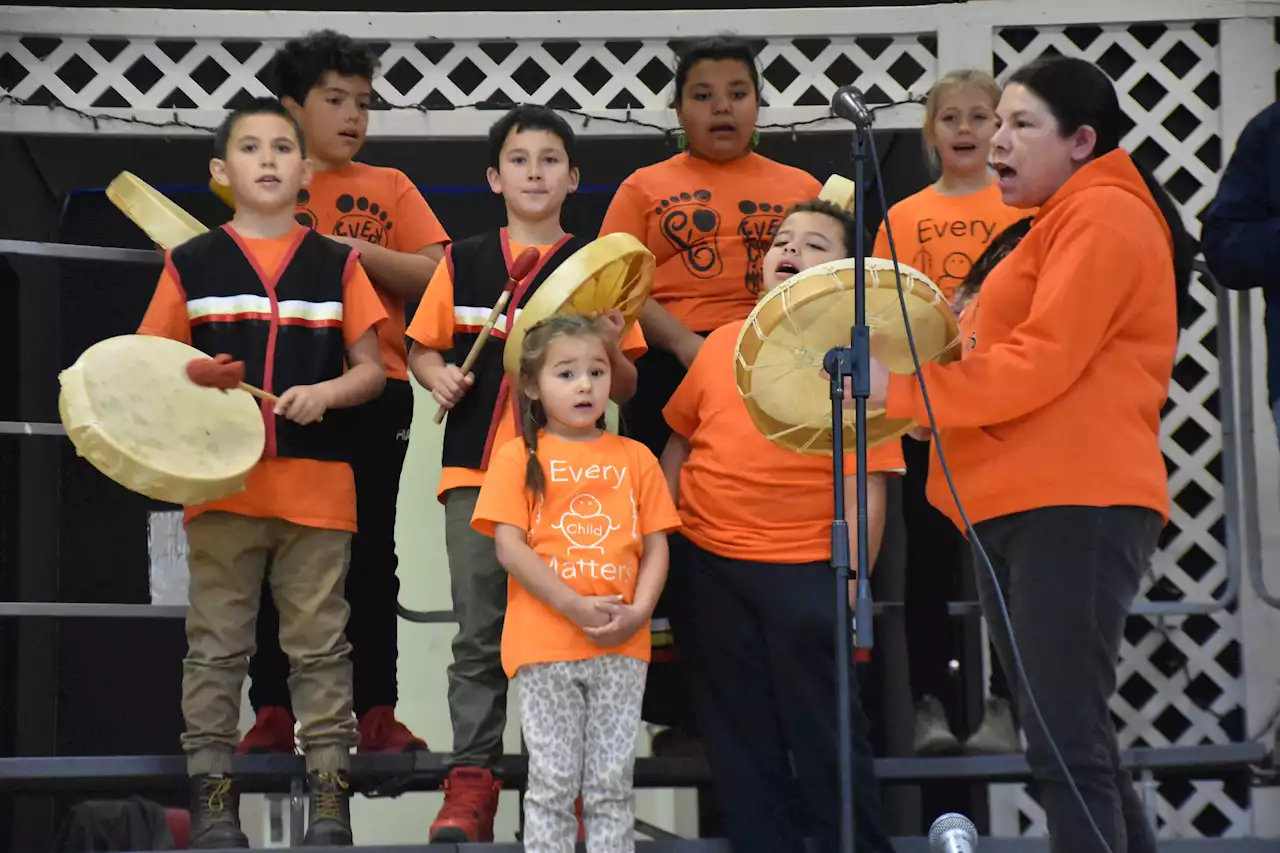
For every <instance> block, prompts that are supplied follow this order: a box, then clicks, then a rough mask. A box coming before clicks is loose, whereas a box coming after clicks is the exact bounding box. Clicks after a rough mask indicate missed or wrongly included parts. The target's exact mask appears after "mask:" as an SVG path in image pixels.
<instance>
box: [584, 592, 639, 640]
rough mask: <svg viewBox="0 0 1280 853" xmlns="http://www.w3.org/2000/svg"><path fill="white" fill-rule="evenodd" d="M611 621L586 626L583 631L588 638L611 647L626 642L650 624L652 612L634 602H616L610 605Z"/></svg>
mask: <svg viewBox="0 0 1280 853" xmlns="http://www.w3.org/2000/svg"><path fill="white" fill-rule="evenodd" d="M609 611H610V613H611V617H610V619H609V621H608V622H607V623H606V624H604V625H601V626H599V627H594V628H593V627H586V626H584V627H583V629H582V632H583V633H584V634H586V635H587V639H588V640H590V641H591V642H593V643H595V644H596V645H597V646H603V647H605V648H610V647H612V646H619V645H622V644H623V643H625V642H626V641H627V640H628V639H630V638H631V637H632V635H634V634H635V632H636V631H639V630H640V629H641V628H643V627H644V626H645V625H647V624H649V619H650V617H651V614H649V613H648V612H646V611H645V610H643V609H642V608H639V607H636V606H635V605H634V604H621V603H619V604H615V605H612V606H611V607H609Z"/></svg>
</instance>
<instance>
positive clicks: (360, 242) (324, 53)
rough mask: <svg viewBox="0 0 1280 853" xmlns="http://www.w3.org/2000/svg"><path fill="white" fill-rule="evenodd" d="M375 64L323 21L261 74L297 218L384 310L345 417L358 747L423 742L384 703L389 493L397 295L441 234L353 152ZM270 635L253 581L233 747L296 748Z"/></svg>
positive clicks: (397, 175) (405, 399)
mask: <svg viewBox="0 0 1280 853" xmlns="http://www.w3.org/2000/svg"><path fill="white" fill-rule="evenodd" d="M377 66H378V59H377V56H376V55H375V54H374V53H373V52H372V51H371V50H370V49H369V47H368V46H367V45H364V44H361V43H360V42H357V41H355V40H354V39H352V38H350V37H349V36H345V35H340V34H338V33H336V32H334V31H332V30H324V31H320V32H314V33H309V34H307V35H306V36H305V37H303V38H301V39H295V40H293V41H289V42H286V43H285V45H284V46H283V47H282V48H281V49H280V52H279V53H278V54H276V56H275V58H274V59H273V61H272V75H273V77H274V78H275V79H274V89H273V91H274V92H275V94H276V95H277V97H279V98H280V100H281V102H282V103H283V104H284V106H285V108H286V109H288V110H289V112H290V114H291V115H293V117H294V118H295V119H297V121H298V124H299V125H301V127H302V129H303V133H304V135H305V136H306V138H307V148H308V155H309V157H310V160H311V163H312V165H313V166H314V169H315V172H314V174H313V175H312V177H311V181H310V183H308V184H307V185H306V186H305V187H303V188H302V189H300V190H299V191H298V197H297V205H296V210H295V215H296V217H297V220H298V222H300V223H301V224H303V225H305V226H306V227H308V228H314V229H315V230H316V232H317V233H319V234H322V235H324V236H326V237H328V238H329V239H330V240H333V241H335V242H338V243H344V244H346V245H348V246H351V247H352V248H354V249H355V250H356V252H357V253H358V254H359V256H360V263H361V265H362V266H363V267H364V268H365V269H366V270H367V271H368V274H369V279H370V280H371V281H372V282H373V286H374V289H375V291H376V292H377V294H378V298H379V299H380V300H382V305H383V308H385V309H386V312H387V318H388V319H387V322H385V323H383V324H382V325H381V326H380V327H379V329H378V344H379V349H380V350H381V353H382V360H383V363H384V364H385V365H386V372H387V384H386V387H385V389H384V390H383V392H382V393H381V394H380V395H378V397H376V398H375V399H373V400H371V401H369V402H368V403H366V404H365V405H362V406H358V407H356V408H355V409H353V410H352V411H351V412H350V413H349V414H348V415H347V417H346V418H345V420H346V422H347V424H348V425H349V426H348V429H349V439H348V445H349V447H350V449H351V466H352V469H353V470H354V471H355V478H356V492H357V495H358V503H357V517H358V520H359V530H357V531H356V533H355V535H354V536H353V537H352V539H351V572H350V576H349V580H348V583H347V598H348V600H349V602H350V604H351V619H350V621H349V622H348V625H347V634H348V636H349V637H350V639H351V644H352V651H351V668H352V671H353V673H354V677H355V712H356V719H357V720H358V723H359V727H360V751H361V752H404V751H407V750H413V749H426V748H427V745H426V743H425V742H424V741H423V740H422V739H421V738H419V737H417V736H415V735H414V734H413V733H412V732H411V731H409V729H408V728H407V727H406V726H405V725H404V724H403V723H401V722H400V721H399V720H397V719H396V717H395V706H396V701H397V699H398V690H397V678H396V657H397V625H398V617H397V611H396V600H397V598H398V597H399V592H400V582H399V580H398V579H397V577H396V568H397V564H398V563H397V559H396V543H395V526H396V498H397V495H398V494H399V489H400V472H401V469H402V468H403V467H404V458H405V453H406V452H407V451H408V448H409V428H410V425H411V423H412V421H413V389H412V388H411V387H410V385H409V374H408V373H407V372H406V366H405V363H406V358H407V353H406V351H405V340H404V330H405V301H406V300H409V301H416V300H417V299H419V298H421V296H422V294H423V291H425V290H426V287H427V283H428V282H429V281H430V280H431V275H432V273H433V272H434V271H435V268H436V264H437V263H438V262H439V260H440V259H441V258H442V257H443V256H444V247H445V244H446V243H447V242H448V240H449V235H448V234H446V233H445V230H444V228H442V227H441V225H440V222H439V221H438V220H437V219H436V216H435V214H434V213H433V212H432V211H431V208H430V207H429V206H428V205H427V203H426V201H425V200H423V198H422V195H421V194H420V193H419V192H418V190H417V188H416V187H415V186H414V185H413V182H412V181H410V180H409V178H408V177H407V176H406V175H405V174H404V173H403V172H401V171H400V170H398V169H389V168H385V167H381V166H370V165H368V164H365V163H357V162H355V160H354V159H353V158H354V157H356V155H357V154H358V153H359V151H360V148H361V147H362V146H363V144H364V141H365V134H366V132H367V130H368V125H369V102H370V99H371V98H372V92H371V85H372V80H373V76H374V73H375V72H376V70H377ZM278 635H279V615H278V613H277V611H276V607H275V603H274V601H273V599H272V597H271V595H270V591H269V590H267V589H265V588H264V590H263V605H262V613H261V616H260V618H259V620H258V651H257V653H256V654H255V655H254V656H253V660H252V661H251V662H250V664H249V676H250V678H251V684H250V686H249V701H250V702H251V703H252V704H253V707H254V709H255V711H256V712H257V720H256V721H255V723H254V725H253V727H252V728H251V729H250V730H249V732H248V733H247V734H246V735H245V737H244V740H243V741H241V744H240V751H241V752H243V753H249V752H285V753H291V752H293V717H292V714H291V711H290V707H289V688H288V684H287V683H286V679H287V677H288V675H289V665H288V660H287V659H286V657H285V655H284V653H283V652H282V651H281V650H280V641H279V639H278Z"/></svg>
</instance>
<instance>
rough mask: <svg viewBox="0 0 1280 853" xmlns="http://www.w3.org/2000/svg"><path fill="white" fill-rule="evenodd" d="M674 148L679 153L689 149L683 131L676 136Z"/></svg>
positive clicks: (687, 140) (687, 138) (687, 139)
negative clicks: (678, 150) (677, 149)
mask: <svg viewBox="0 0 1280 853" xmlns="http://www.w3.org/2000/svg"><path fill="white" fill-rule="evenodd" d="M676 147H677V148H679V149H680V150H681V151H685V150H687V149H688V147H689V137H687V136H685V135H684V131H683V130H682V131H680V132H679V133H677V134H676Z"/></svg>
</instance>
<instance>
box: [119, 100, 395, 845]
mask: <svg viewBox="0 0 1280 853" xmlns="http://www.w3.org/2000/svg"><path fill="white" fill-rule="evenodd" d="M214 146H215V154H214V159H213V160H212V162H211V163H210V171H211V172H212V174H213V177H214V180H215V181H217V182H218V183H219V184H221V185H223V186H227V187H229V188H230V190H231V192H232V194H233V195H234V197H235V202H236V212H235V216H234V218H233V219H232V220H231V222H230V223H228V224H227V225H225V226H223V227H222V228H219V229H216V230H214V231H211V232H209V233H207V234H203V235H201V236H199V237H195V238H193V239H191V240H189V241H188V242H186V243H184V244H182V245H181V246H179V247H177V248H175V249H174V250H173V251H172V252H170V253H169V255H168V256H167V257H166V259H165V269H164V273H163V274H162V275H161V277H160V282H159V284H158V285H157V287H156V292H155V295H154V296H153V297H152V300H151V305H150V307H149V308H148V309H147V314H146V316H145V317H144V318H143V321H142V325H141V327H140V328H139V330H138V331H139V333H140V334H151V335H159V336H163V337H167V338H172V339H174V340H178V341H182V342H183V343H188V344H191V345H193V346H194V347H196V348H197V349H200V350H203V351H205V352H207V353H217V354H219V355H226V356H229V357H230V358H231V359H236V360H238V361H240V362H241V364H242V366H243V370H244V374H245V376H244V378H245V381H246V382H248V383H250V384H252V385H256V386H258V387H260V388H263V389H264V390H266V391H269V392H271V393H274V394H277V395H278V396H279V398H280V401H279V402H278V403H277V404H275V405H274V406H272V404H271V403H266V402H264V403H263V404H262V417H263V420H264V422H265V427H266V446H265V450H264V452H263V458H262V459H261V461H259V463H258V464H257V466H256V467H255V468H254V469H253V471H252V472H251V473H250V475H249V478H248V481H247V483H246V487H245V490H244V491H243V492H240V493H238V494H234V495H231V496H230V497H227V498H223V499H221V500H218V501H214V502H212V503H208V504H203V505H201V506H192V507H187V508H186V524H187V539H188V543H189V557H188V562H189V566H190V574H191V580H190V593H189V608H190V609H189V611H188V614H187V657H186V660H185V661H184V664H183V679H182V715H183V718H184V719H185V721H186V732H185V733H184V734H183V736H182V745H183V748H184V750H185V751H186V753H187V767H188V771H189V772H190V774H191V777H192V800H193V806H192V812H193V825H192V831H191V846H192V847H193V848H197V849H199V848H205V849H208V848H223V849H225V848H235V847H240V848H247V847H248V846H249V842H248V839H247V838H246V837H245V835H244V833H243V832H242V831H241V828H240V819H239V796H238V791H237V790H236V784H235V780H234V778H233V777H232V775H231V771H232V756H233V754H234V752H235V749H236V744H237V742H238V741H239V732H238V725H239V722H240V695H241V690H242V688H243V686H244V679H245V674H246V673H247V671H248V665H249V657H250V655H252V654H253V651H254V623H255V621H256V619H257V615H258V605H259V599H260V595H261V591H262V582H263V577H264V575H265V576H267V577H268V578H269V581H270V583H271V591H272V595H273V597H274V598H275V600H276V603H277V604H278V606H279V609H280V615H281V618H280V646H281V648H282V649H283V650H284V652H285V654H287V655H288V656H289V662H290V665H291V670H292V671H291V674H290V677H289V686H290V691H291V693H292V702H293V707H294V710H295V711H296V713H297V715H298V722H299V723H300V724H301V730H300V732H299V740H300V741H301V744H302V751H303V753H304V754H305V756H306V762H307V771H308V773H309V781H310V789H311V825H310V827H309V828H308V829H307V834H306V839H305V841H304V844H305V845H307V846H330V845H343V846H346V845H350V844H351V843H352V838H351V814H350V804H349V799H348V794H347V790H348V781H347V778H346V775H347V769H348V767H349V764H350V760H351V759H350V753H351V749H352V747H354V746H355V745H356V740H357V735H356V722H355V716H354V714H353V713H352V699H351V665H350V661H349V660H348V654H349V652H350V649H351V646H350V644H349V643H348V642H347V640H346V638H345V636H344V634H343V631H344V628H345V626H346V623H347V614H348V607H347V602H346V600H345V598H344V597H343V584H344V581H345V578H346V573H347V561H348V554H349V549H350V544H351V534H352V532H354V531H355V529H356V495H355V481H354V478H353V475H352V472H351V466H350V465H349V464H348V462H347V457H348V447H346V442H345V441H344V440H343V438H344V432H343V430H342V427H341V418H340V417H335V416H334V415H333V413H330V415H329V416H328V417H325V414H326V412H328V411H329V410H331V409H343V408H349V407H351V406H356V405H359V404H361V403H363V402H365V401H367V400H369V399H371V398H373V397H375V396H377V395H378V394H379V393H380V392H381V391H382V387H383V384H384V383H385V382H386V374H385V368H384V365H383V362H382V358H381V356H380V355H379V353H378V338H377V334H376V327H377V325H378V324H379V323H382V322H385V321H386V319H387V314H386V311H385V310H384V309H383V307H382V303H381V302H380V301H379V300H378V296H377V294H376V293H375V292H374V290H373V285H372V284H371V283H370V282H369V279H368V277H367V276H366V275H365V273H364V271H363V269H362V268H361V267H360V263H359V261H358V260H357V253H356V252H355V251H353V250H352V249H351V248H350V247H348V246H345V245H343V244H341V243H336V242H334V241H332V240H327V239H325V238H324V237H321V236H320V235H318V234H316V233H315V232H314V231H311V230H310V229H307V228H304V227H302V226H301V225H299V224H298V223H297V222H295V221H294V217H293V207H294V199H295V198H296V196H297V194H298V189H299V188H300V187H301V186H302V185H303V184H304V183H305V182H306V180H307V178H308V176H309V172H310V166H309V165H308V164H307V161H306V159H305V156H306V155H305V151H304V148H303V142H302V135H301V133H300V132H299V130H298V126H297V124H296V123H295V122H294V121H293V119H292V118H290V117H289V115H288V113H287V112H285V110H284V108H283V107H282V106H281V105H280V104H279V103H277V102H276V101H271V100H266V101H258V102H256V103H254V104H253V105H252V106H250V107H247V108H245V109H242V110H237V111H235V112H233V113H232V114H231V115H229V116H228V117H227V119H226V121H224V122H223V124H222V126H221V127H220V128H219V129H218V132H217V135H216V137H215V140H214ZM344 362H345V367H344ZM268 566H269V567H270V568H269V569H268Z"/></svg>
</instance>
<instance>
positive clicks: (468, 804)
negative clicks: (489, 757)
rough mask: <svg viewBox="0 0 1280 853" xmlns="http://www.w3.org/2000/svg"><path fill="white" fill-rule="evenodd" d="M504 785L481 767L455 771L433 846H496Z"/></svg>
mask: <svg viewBox="0 0 1280 853" xmlns="http://www.w3.org/2000/svg"><path fill="white" fill-rule="evenodd" d="M501 787H502V784H501V783H500V782H498V781H497V780H496V779H494V778H493V774H492V773H490V772H489V771H488V770H485V769H483V768H481V767H455V768H453V769H452V770H450V771H449V778H448V779H446V780H445V783H444V805H443V806H442V807H441V808H440V813H439V814H437V815H436V822H435V823H433V824H431V843H432V844H477V843H492V841H493V816H494V814H495V813H496V812H497V811H498V791H499V790H500V789H501Z"/></svg>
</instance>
